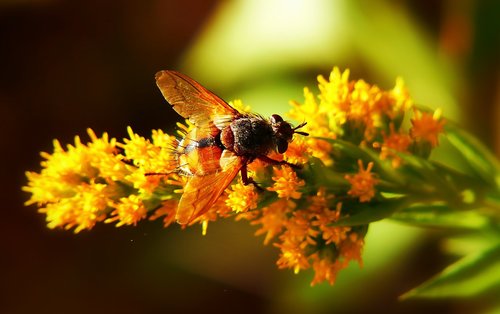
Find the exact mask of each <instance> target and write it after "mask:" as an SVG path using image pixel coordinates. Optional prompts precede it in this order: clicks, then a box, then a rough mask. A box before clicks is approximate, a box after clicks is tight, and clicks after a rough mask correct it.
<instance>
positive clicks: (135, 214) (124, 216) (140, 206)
mask: <svg viewBox="0 0 500 314" xmlns="http://www.w3.org/2000/svg"><path fill="white" fill-rule="evenodd" d="M114 208H115V210H114V211H113V212H112V213H111V216H112V217H111V218H108V219H106V220H105V222H106V223H111V222H117V223H116V226H117V227H120V226H123V225H134V226H135V225H136V224H137V222H139V221H140V220H142V219H144V218H146V213H147V210H146V207H145V206H144V203H143V201H142V199H141V198H140V197H139V196H138V195H135V194H132V195H130V196H129V197H123V198H121V199H120V200H119V202H118V203H117V204H115V205H114Z"/></svg>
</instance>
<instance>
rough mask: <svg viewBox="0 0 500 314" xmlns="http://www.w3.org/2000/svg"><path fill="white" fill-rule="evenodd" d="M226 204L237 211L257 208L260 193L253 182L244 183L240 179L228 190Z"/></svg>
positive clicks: (241, 211)
mask: <svg viewBox="0 0 500 314" xmlns="http://www.w3.org/2000/svg"><path fill="white" fill-rule="evenodd" d="M228 191H229V192H228V197H227V199H226V205H227V206H228V207H229V208H231V209H232V210H233V211H234V212H236V213H243V212H246V211H248V210H252V209H255V208H257V198H258V194H257V192H256V191H255V187H254V186H253V185H252V184H248V185H244V184H243V182H242V181H241V180H240V181H238V183H235V184H233V185H232V186H231V187H230V189H229V190H228Z"/></svg>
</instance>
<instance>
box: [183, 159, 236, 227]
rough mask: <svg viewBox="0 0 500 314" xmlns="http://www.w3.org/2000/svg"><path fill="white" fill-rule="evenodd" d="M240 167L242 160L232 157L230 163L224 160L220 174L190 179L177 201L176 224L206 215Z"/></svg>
mask: <svg viewBox="0 0 500 314" xmlns="http://www.w3.org/2000/svg"><path fill="white" fill-rule="evenodd" d="M242 165H243V161H242V159H241V158H239V157H236V156H234V157H233V158H231V160H230V161H229V160H227V159H226V160H225V165H224V167H223V170H222V171H220V172H215V173H211V174H207V175H205V176H193V177H191V178H190V179H189V181H188V182H187V184H186V186H185V187H184V192H183V194H182V197H181V199H180V201H179V205H178V208H177V213H176V217H175V218H176V220H177V222H178V223H179V224H182V225H184V224H188V223H190V222H192V221H193V220H194V219H196V218H198V217H200V216H201V215H203V214H204V213H206V212H207V211H208V210H209V209H210V207H211V206H212V205H213V204H214V203H215V202H216V201H217V199H218V198H219V197H220V195H221V194H222V193H223V192H224V190H225V189H226V188H227V186H228V185H229V184H230V183H231V181H233V179H234V177H235V176H236V175H237V174H238V171H240V169H241V167H242Z"/></svg>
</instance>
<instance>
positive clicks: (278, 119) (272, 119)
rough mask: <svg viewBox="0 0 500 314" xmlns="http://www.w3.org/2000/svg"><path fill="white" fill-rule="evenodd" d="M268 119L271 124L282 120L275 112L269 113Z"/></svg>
mask: <svg viewBox="0 0 500 314" xmlns="http://www.w3.org/2000/svg"><path fill="white" fill-rule="evenodd" d="M270 120H271V123H272V124H275V123H278V122H283V118H282V117H281V116H280V115H277V114H273V115H271V119H270Z"/></svg>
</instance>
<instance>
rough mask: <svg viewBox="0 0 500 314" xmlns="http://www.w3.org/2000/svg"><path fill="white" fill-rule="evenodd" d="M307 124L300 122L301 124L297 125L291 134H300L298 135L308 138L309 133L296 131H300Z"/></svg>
mask: <svg viewBox="0 0 500 314" xmlns="http://www.w3.org/2000/svg"><path fill="white" fill-rule="evenodd" d="M306 124H307V122H302V123H301V124H299V125H297V126H296V127H294V128H293V129H292V130H293V133H297V134H300V135H304V136H308V135H309V133H307V132H303V131H297V129H300V128H301V127H303V126H305V125H306Z"/></svg>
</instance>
